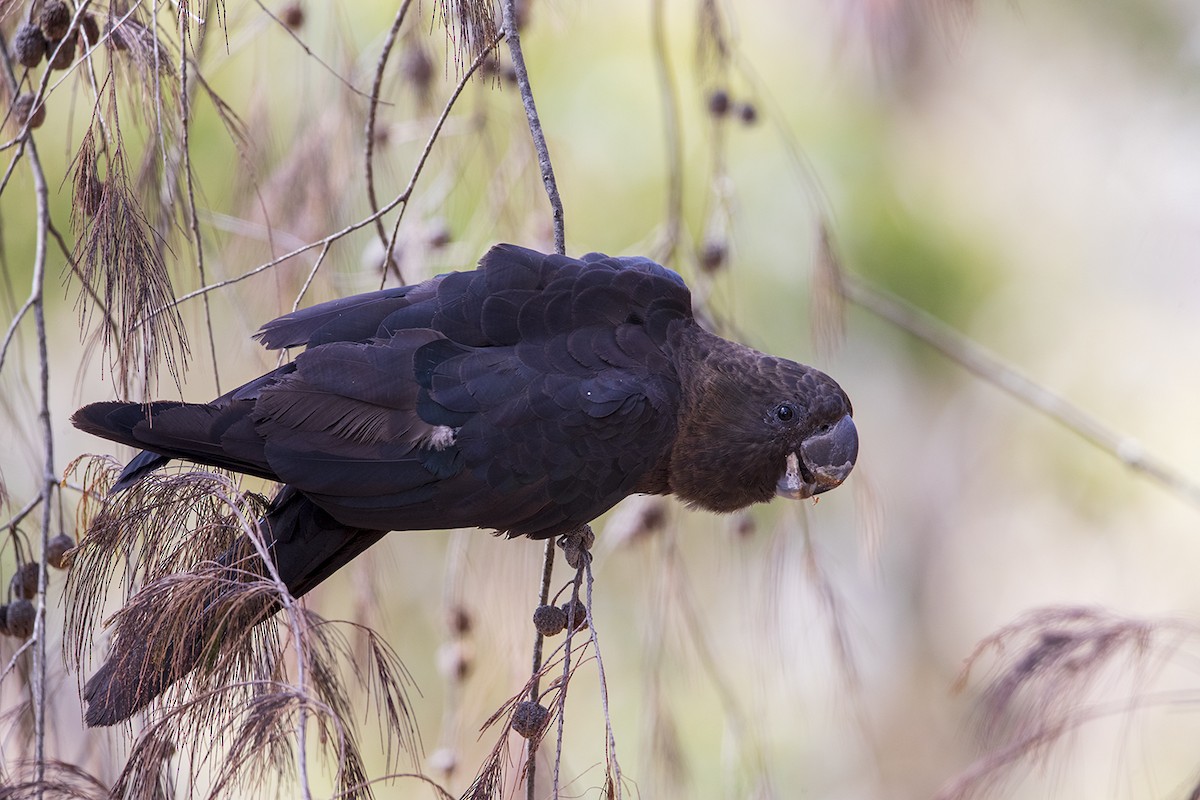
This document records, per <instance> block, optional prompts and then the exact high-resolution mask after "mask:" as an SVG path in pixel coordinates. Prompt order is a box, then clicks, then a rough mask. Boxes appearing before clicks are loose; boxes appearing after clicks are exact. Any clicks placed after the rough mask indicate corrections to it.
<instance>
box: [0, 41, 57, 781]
mask: <svg viewBox="0 0 1200 800" xmlns="http://www.w3.org/2000/svg"><path fill="white" fill-rule="evenodd" d="M0 60H2V61H3V64H4V69H3V72H4V79H5V81H6V85H7V86H8V87H9V91H10V95H11V96H13V97H16V95H17V80H16V76H15V74H14V72H13V65H12V60H11V57H10V55H9V52H8V45H7V43H6V42H4V41H3V38H2V37H0ZM24 152H25V157H26V159H27V160H28V162H29V169H30V173H31V175H32V177H33V191H34V200H35V206H36V220H37V230H36V232H35V239H34V261H33V276H32V278H31V280H30V283H31V287H30V291H29V300H30V302H31V303H32V305H33V318H34V329H35V332H36V337H37V350H38V423H39V427H40V428H41V436H42V463H41V468H42V469H41V480H40V483H39V493H40V496H41V507H42V513H41V526H40V527H41V556H40V558H39V560H38V562H37V563H38V588H37V605H36V608H35V612H34V623H33V635H32V637H31V639H30V640H29V641H30V642H31V643H32V646H33V675H32V680H31V682H30V690H31V692H32V695H33V696H32V703H33V739H34V759H35V767H34V770H35V773H34V779H35V781H36V782H37V783H38V784H41V783H42V782H43V781H44V780H45V770H46V705H47V698H46V674H47V667H46V658H47V649H46V638H47V637H46V584H47V580H48V575H47V565H46V552H47V549H48V548H47V544H48V543H49V541H50V521H51V516H52V511H53V503H52V501H51V498H52V497H53V493H54V490H55V488H56V487H57V485H58V476H57V474H56V471H55V468H54V427H53V424H52V421H51V416H50V353H49V349H48V345H47V341H46V292H45V288H46V250H47V242H46V239H47V237H48V235H49V234H48V230H49V227H50V192H49V188H48V187H47V185H46V174H45V172H44V171H43V170H42V162H41V159H40V158H39V156H38V150H37V145H36V144H35V143H34V141H33V138H32V137H29V138H28V139H27V140H26V142H25V144H24ZM14 329H15V328H14ZM5 347H7V336H6V343H5Z"/></svg>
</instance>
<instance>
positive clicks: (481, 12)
mask: <svg viewBox="0 0 1200 800" xmlns="http://www.w3.org/2000/svg"><path fill="white" fill-rule="evenodd" d="M438 12H439V16H441V20H442V25H443V26H444V27H445V29H446V43H447V46H448V48H449V49H450V50H451V52H452V54H453V61H454V67H455V70H456V71H457V72H458V73H459V74H461V73H462V72H463V70H464V69H466V67H467V65H469V64H470V63H472V62H473V61H474V60H475V59H476V58H478V57H479V56H480V55H481V54H483V53H484V52H486V51H488V50H489V49H491V47H492V43H493V42H494V41H495V40H496V35H497V34H498V33H499V31H500V16H501V15H500V9H499V8H498V6H497V4H496V3H495V2H494V0H438Z"/></svg>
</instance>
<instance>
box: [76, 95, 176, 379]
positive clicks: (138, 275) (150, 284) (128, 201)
mask: <svg viewBox="0 0 1200 800" xmlns="http://www.w3.org/2000/svg"><path fill="white" fill-rule="evenodd" d="M117 119H118V112H117V105H116V103H115V102H111V103H110V104H109V120H110V122H111V123H112V125H113V127H114V128H116V127H117ZM104 136H105V132H104V130H103V129H102V128H100V126H99V125H98V124H95V125H93V126H92V127H90V128H89V129H88V130H87V131H86V132H85V133H84V136H83V139H82V141H81V142H80V146H79V150H78V151H77V152H76V155H75V161H74V163H73V165H72V168H73V170H74V175H73V185H74V190H75V195H76V199H77V200H78V201H79V202H76V203H75V204H74V207H73V209H72V216H71V225H72V228H73V229H74V231H75V235H76V243H75V251H74V253H73V254H72V258H73V260H74V261H75V263H76V264H77V265H78V268H79V273H78V274H79V277H80V279H81V280H82V281H83V283H84V284H85V287H86V288H87V290H88V291H83V292H80V294H79V297H78V299H77V301H76V307H77V309H78V310H79V317H80V320H79V322H80V328H81V329H82V330H85V331H86V330H88V329H90V328H92V327H93V320H92V316H93V314H92V312H93V311H94V310H95V306H94V304H93V302H92V299H91V298H92V296H97V297H100V298H102V301H103V304H104V308H105V309H106V310H107V312H108V314H109V315H111V318H112V320H114V321H115V323H116V328H115V330H114V328H113V327H112V326H110V325H108V324H97V325H95V327H96V329H97V333H98V335H99V337H100V342H101V344H102V348H103V352H104V354H105V357H106V359H107V366H108V368H109V369H110V370H111V371H112V372H113V374H114V376H115V377H116V379H117V381H118V383H119V385H120V386H122V387H123V388H124V390H125V393H126V394H128V393H130V392H131V391H132V390H133V389H134V388H135V387H134V381H135V380H137V379H139V378H140V380H141V381H142V386H141V387H139V388H149V387H151V386H153V385H154V383H155V381H156V376H157V371H158V367H159V364H160V363H165V364H166V367H167V371H168V373H169V374H170V375H171V377H172V379H173V380H174V381H175V382H176V383H178V382H179V380H180V376H181V374H182V372H183V371H184V369H185V368H186V364H187V360H188V357H189V354H190V348H189V345H188V339H187V333H186V328H185V326H184V324H183V319H182V317H181V316H180V313H179V310H178V308H177V307H175V305H174V303H173V301H174V298H175V294H174V290H173V288H172V285H171V276H170V274H169V273H168V271H167V266H166V263H165V261H164V260H163V249H162V247H160V246H159V245H158V242H157V240H156V236H155V233H154V231H153V229H152V228H151V226H150V224H149V222H148V221H147V219H146V217H145V215H144V214H143V213H142V209H141V205H140V204H139V202H138V199H137V197H136V195H135V193H134V190H133V187H132V185H131V182H130V179H129V173H128V167H127V165H126V162H125V155H124V151H123V150H122V147H121V143H120V141H119V140H118V141H115V142H111V141H106V140H105V139H104ZM101 158H103V162H104V167H105V172H106V175H105V177H104V178H103V179H101V177H100V163H101ZM105 321H107V320H105Z"/></svg>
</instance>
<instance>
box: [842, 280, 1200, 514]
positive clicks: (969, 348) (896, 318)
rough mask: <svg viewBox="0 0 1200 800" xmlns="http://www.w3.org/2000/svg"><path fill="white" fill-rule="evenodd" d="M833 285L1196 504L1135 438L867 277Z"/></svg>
mask: <svg viewBox="0 0 1200 800" xmlns="http://www.w3.org/2000/svg"><path fill="white" fill-rule="evenodd" d="M836 281H837V283H836V285H837V287H838V291H839V292H840V293H841V295H842V296H843V297H845V299H846V300H848V301H849V302H851V303H854V304H855V305H857V306H859V307H860V308H863V309H865V310H866V311H869V312H871V313H872V314H874V315H875V316H877V317H880V318H881V319H884V320H886V321H888V322H890V323H891V324H893V325H895V326H896V327H897V328H900V329H901V330H903V331H905V332H906V333H908V334H909V335H911V336H913V337H915V338H917V339H919V340H921V341H922V342H924V343H925V344H927V345H929V346H930V347H932V348H933V349H934V350H936V351H938V352H939V353H941V354H942V355H943V356H945V357H946V358H948V359H950V360H951V361H953V362H954V363H956V364H958V365H959V366H960V367H962V368H963V369H965V370H967V371H968V372H970V373H971V374H972V375H975V376H976V377H978V378H981V379H982V380H983V381H984V382H986V383H989V384H991V385H992V386H995V387H996V388H998V389H1000V390H1002V391H1003V392H1005V393H1007V394H1008V395H1010V396H1012V397H1014V398H1016V399H1017V400H1018V401H1020V402H1021V403H1023V404H1024V405H1026V406H1028V407H1030V408H1032V409H1034V410H1035V411H1039V412H1041V413H1042V414H1044V415H1045V416H1047V417H1049V418H1050V419H1051V420H1053V421H1055V422H1056V423H1058V424H1060V425H1062V426H1063V427H1065V428H1067V429H1068V430H1070V431H1072V432H1074V433H1075V434H1076V435H1078V436H1079V437H1080V438H1082V439H1083V440H1084V441H1086V442H1089V443H1090V444H1092V445H1094V446H1095V447H1097V448H1099V449H1100V450H1102V451H1103V452H1105V453H1107V454H1109V455H1111V456H1112V457H1114V458H1116V459H1117V460H1118V461H1120V462H1121V463H1122V464H1124V465H1125V466H1127V467H1129V468H1130V469H1132V470H1133V471H1134V472H1138V473H1140V474H1142V475H1145V476H1146V477H1148V478H1150V479H1151V480H1153V481H1155V482H1156V483H1158V484H1160V485H1161V486H1163V487H1165V488H1166V489H1167V490H1168V491H1170V492H1171V493H1173V494H1175V495H1176V496H1178V497H1180V498H1182V499H1183V500H1186V501H1187V502H1189V503H1191V504H1192V505H1194V506H1200V484H1197V483H1196V482H1195V481H1193V480H1191V479H1190V478H1188V477H1186V476H1185V475H1183V474H1182V473H1180V472H1179V471H1177V470H1175V469H1174V468H1172V467H1170V466H1168V465H1167V464H1166V463H1164V462H1163V461H1161V460H1160V459H1158V458H1156V457H1155V456H1153V455H1151V454H1149V453H1147V452H1146V450H1145V448H1144V447H1143V446H1142V443H1141V442H1140V441H1138V440H1137V439H1136V438H1134V437H1132V436H1127V435H1125V434H1123V433H1121V432H1119V431H1117V430H1115V429H1113V428H1110V427H1108V426H1107V425H1105V424H1104V423H1102V422H1101V421H1100V420H1098V419H1097V418H1096V417H1094V416H1092V415H1091V414H1089V413H1087V412H1086V411H1084V410H1083V409H1081V408H1080V407H1079V406H1077V405H1075V404H1074V403H1072V402H1070V401H1068V400H1067V399H1065V398H1064V397H1062V396H1061V395H1058V394H1055V393H1054V392H1052V391H1051V390H1049V389H1047V388H1046V387H1044V386H1042V385H1041V384H1039V383H1037V382H1035V381H1033V380H1032V379H1030V378H1029V377H1027V376H1025V375H1024V374H1022V373H1020V372H1019V371H1017V370H1016V369H1015V368H1014V367H1011V366H1009V365H1008V364H1006V363H1005V362H1004V361H1002V360H1001V359H1000V358H999V357H998V356H996V355H995V354H994V353H992V352H991V351H989V350H987V349H986V348H984V347H982V346H981V345H979V344H977V343H976V342H974V341H972V340H971V339H969V338H967V337H966V336H963V335H962V334H961V333H959V332H958V331H956V330H954V329H953V328H951V327H950V326H949V325H947V324H946V323H944V322H942V321H941V320H938V319H937V318H935V317H934V316H932V315H931V314H929V313H928V312H926V311H924V310H922V309H920V308H918V307H916V306H914V305H912V304H911V303H909V302H907V301H905V300H903V299H901V298H899V297H897V296H896V295H894V294H891V293H890V292H887V291H886V290H884V289H882V288H880V287H878V286H876V285H874V284H872V283H871V282H870V281H868V280H867V279H866V278H863V277H860V276H857V275H854V274H852V273H849V272H845V271H840V270H839V271H838V272H837V276H836Z"/></svg>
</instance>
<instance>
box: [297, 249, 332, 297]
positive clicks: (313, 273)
mask: <svg viewBox="0 0 1200 800" xmlns="http://www.w3.org/2000/svg"><path fill="white" fill-rule="evenodd" d="M332 246H333V244H332V243H327V244H326V245H325V246H324V247H322V248H321V254H320V255H318V256H317V260H316V261H315V262H313V266H312V269H310V270H309V271H308V277H307V278H305V279H304V285H303V286H301V287H300V291H299V292H298V293H297V294H296V300H295V301H294V302H293V303H292V311H295V310H296V309H298V308H300V301H301V300H303V299H304V295H306V294H308V289H309V287H310V286H312V282H313V279H314V278H316V277H317V270H319V269H321V264H323V263H325V256H327V255H329V248H330V247H332Z"/></svg>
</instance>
